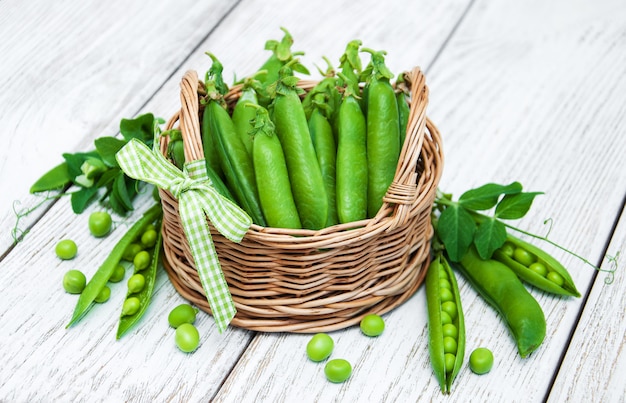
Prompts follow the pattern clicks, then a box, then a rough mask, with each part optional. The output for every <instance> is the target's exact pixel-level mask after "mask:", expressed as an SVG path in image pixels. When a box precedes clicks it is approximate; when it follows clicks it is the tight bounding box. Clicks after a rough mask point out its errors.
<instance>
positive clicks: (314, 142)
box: [165, 28, 409, 230]
mask: <svg viewBox="0 0 626 403" xmlns="http://www.w3.org/2000/svg"><path fill="white" fill-rule="evenodd" d="M283 31H284V33H285V35H284V37H283V38H282V40H280V41H275V40H270V41H267V44H266V49H268V50H271V51H272V54H271V56H269V57H268V59H267V60H266V61H265V62H264V63H263V64H262V65H261V66H260V67H259V69H257V70H256V71H255V72H254V73H253V74H251V75H249V76H246V77H245V78H244V79H242V80H239V81H238V82H236V83H235V85H237V86H239V87H237V93H238V94H237V96H235V97H233V96H232V94H231V92H229V91H230V89H229V88H228V86H227V85H226V84H225V83H224V80H223V77H222V71H223V66H222V64H221V62H220V61H219V60H218V59H217V57H216V56H215V55H213V54H211V53H207V55H209V56H210V58H211V60H212V64H211V67H210V68H209V70H208V71H207V73H206V76H205V81H204V83H203V84H204V85H203V88H202V90H201V91H200V92H201V94H202V95H201V99H200V105H201V106H200V110H201V111H200V115H201V116H200V117H199V119H200V129H201V135H202V145H203V151H204V156H205V161H206V165H207V171H208V175H209V178H210V179H211V182H212V183H213V185H214V186H215V188H216V189H217V190H218V191H219V192H220V193H221V194H222V195H223V196H225V197H227V198H229V199H231V200H232V201H234V202H235V203H236V204H238V205H239V206H240V207H241V208H242V209H243V210H244V211H246V212H247V213H248V215H249V216H250V217H251V218H252V221H253V222H254V223H256V224H258V225H261V226H269V227H274V228H288V229H300V228H305V229H313V230H318V229H321V228H325V227H329V226H332V225H335V224H341V223H348V222H356V221H360V220H365V219H367V218H372V217H373V216H375V215H376V213H378V211H379V210H380V207H381V206H382V203H383V197H384V195H385V193H386V192H387V190H388V188H389V185H390V184H391V182H392V181H393V179H394V176H395V172H396V169H397V166H398V161H399V157H400V151H401V147H402V144H403V143H404V139H405V136H406V127H407V124H408V117H409V94H408V92H409V91H408V88H407V86H406V85H403V84H404V75H403V74H400V75H399V76H398V77H397V78H396V80H395V83H394V82H392V81H391V80H392V79H393V77H394V74H393V73H392V72H391V71H390V70H389V69H388V68H387V66H386V65H385V55H386V53H385V52H384V51H375V50H372V49H369V48H366V47H362V46H361V45H362V43H361V41H359V40H353V41H350V42H349V43H348V44H347V45H346V50H345V53H344V54H343V55H342V56H341V57H340V58H339V65H338V67H337V68H335V67H334V66H333V65H332V63H331V62H330V61H329V60H328V59H325V60H326V62H327V63H328V69H327V71H326V72H322V74H323V79H322V80H320V81H318V82H317V83H316V85H314V86H313V85H312V86H313V88H309V90H308V91H306V92H305V91H304V90H303V89H302V88H301V87H299V84H300V81H301V79H300V78H299V77H297V76H296V75H295V73H301V74H309V71H308V69H307V68H306V67H305V66H303V65H302V64H301V63H300V59H299V57H298V56H299V55H301V54H302V52H292V51H291V49H290V47H291V45H292V43H293V38H292V37H291V35H290V34H289V32H288V31H287V30H286V29H284V28H283ZM361 55H368V56H369V63H368V64H367V66H366V67H365V68H363V67H362V66H363V63H362V61H361ZM233 88H234V87H233ZM229 94H230V95H229ZM227 95H229V96H228V97H227ZM165 135H167V136H170V142H169V143H168V144H169V145H168V156H169V158H170V160H171V161H172V162H174V163H175V164H176V165H177V166H178V167H179V168H182V167H183V164H184V153H183V152H182V150H183V146H182V142H183V141H184V140H183V138H182V137H181V136H180V132H178V131H177V130H175V129H174V130H172V131H169V132H166V133H165Z"/></svg>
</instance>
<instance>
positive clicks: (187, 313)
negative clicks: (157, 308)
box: [167, 304, 198, 328]
mask: <svg viewBox="0 0 626 403" xmlns="http://www.w3.org/2000/svg"><path fill="white" fill-rule="evenodd" d="M197 313H198V310H197V309H196V308H194V307H192V306H191V305H189V304H180V305H178V306H177V307H176V308H174V309H172V310H171V311H170V313H169V315H168V316H167V321H168V323H169V324H170V326H171V327H173V328H177V327H178V326H180V325H182V324H183V323H191V324H193V323H194V322H195V321H196V314H197Z"/></svg>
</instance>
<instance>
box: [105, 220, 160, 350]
mask: <svg viewBox="0 0 626 403" xmlns="http://www.w3.org/2000/svg"><path fill="white" fill-rule="evenodd" d="M158 226H159V223H158V222H157V227H158ZM147 231H150V230H147ZM147 231H144V234H145V233H146V232H147ZM141 235H142V234H140V235H139V239H141ZM161 243H162V235H161V231H157V239H156V241H155V243H154V245H153V246H152V248H151V250H150V260H149V263H148V265H147V266H146V267H144V268H143V269H141V270H139V271H138V273H136V274H134V275H133V276H131V277H130V278H129V279H128V283H127V285H128V293H127V295H126V299H125V300H124V303H123V305H122V314H121V315H120V321H119V323H118V327H117V335H116V337H117V339H120V338H121V337H122V336H123V335H124V334H126V333H127V332H128V330H130V329H131V328H132V327H133V326H134V325H135V324H136V323H137V322H138V321H139V319H141V317H142V316H143V314H144V313H145V312H146V309H147V308H148V305H149V304H150V300H151V299H152V292H153V291H154V284H155V282H156V274H157V270H158V266H159V255H160V253H161ZM140 253H141V252H140Z"/></svg>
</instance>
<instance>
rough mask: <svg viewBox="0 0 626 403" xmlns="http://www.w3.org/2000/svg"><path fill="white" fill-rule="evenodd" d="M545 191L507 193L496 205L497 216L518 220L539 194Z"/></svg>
mask: <svg viewBox="0 0 626 403" xmlns="http://www.w3.org/2000/svg"><path fill="white" fill-rule="evenodd" d="M540 194H543V192H524V193H518V194H513V195H506V196H504V197H503V198H502V200H500V202H499V203H498V205H497V206H496V212H495V216H496V217H497V218H500V219H504V220H517V219H519V218H522V217H524V216H525V215H526V213H528V210H530V206H531V205H532V203H533V200H534V199H535V197H536V196H537V195H540Z"/></svg>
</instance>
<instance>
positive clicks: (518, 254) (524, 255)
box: [493, 235, 580, 297]
mask: <svg viewBox="0 0 626 403" xmlns="http://www.w3.org/2000/svg"><path fill="white" fill-rule="evenodd" d="M493 259H495V260H498V261H500V262H501V263H504V264H505V265H506V266H508V267H509V268H510V269H511V270H513V271H514V272H515V274H517V276H518V277H519V278H521V279H522V280H523V281H525V282H527V283H529V284H532V285H533V286H535V287H537V288H539V289H541V290H543V291H546V292H550V293H553V294H558V295H567V296H573V297H580V292H578V290H577V289H576V286H575V285H574V280H572V277H571V276H570V274H569V272H568V271H567V269H566V268H565V267H564V266H563V265H562V264H561V263H559V261H557V260H556V259H555V258H553V257H552V256H551V255H550V254H548V253H546V252H545V251H543V250H542V249H540V248H538V247H536V246H534V245H532V244H529V243H528V242H524V241H522V240H521V239H518V238H516V237H514V236H511V235H507V241H506V243H505V244H504V246H502V247H501V248H500V249H497V250H496V251H495V252H494V254H493Z"/></svg>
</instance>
